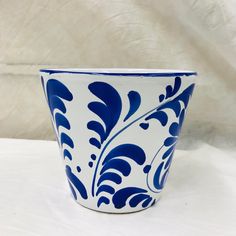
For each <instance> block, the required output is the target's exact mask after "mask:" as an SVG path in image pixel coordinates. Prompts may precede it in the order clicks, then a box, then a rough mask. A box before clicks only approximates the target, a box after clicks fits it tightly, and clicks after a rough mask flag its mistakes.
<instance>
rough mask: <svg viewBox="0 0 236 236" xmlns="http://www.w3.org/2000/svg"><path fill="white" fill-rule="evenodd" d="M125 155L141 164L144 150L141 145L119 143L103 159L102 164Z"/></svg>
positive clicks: (143, 159) (144, 156) (143, 158)
mask: <svg viewBox="0 0 236 236" xmlns="http://www.w3.org/2000/svg"><path fill="white" fill-rule="evenodd" d="M117 157H127V158H130V159H132V160H133V161H135V162H136V163H137V164H138V165H142V164H143V163H144V162H145V160H146V155H145V152H144V151H143V149H142V148H141V147H139V146H138V145H135V144H121V145H119V146H117V147H115V148H113V149H112V150H111V151H110V152H109V154H108V155H107V156H106V158H105V159H104V161H103V163H102V164H103V165H104V164H105V163H107V162H108V161H110V160H111V159H113V158H117Z"/></svg>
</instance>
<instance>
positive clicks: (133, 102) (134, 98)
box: [124, 91, 141, 121]
mask: <svg viewBox="0 0 236 236" xmlns="http://www.w3.org/2000/svg"><path fill="white" fill-rule="evenodd" d="M128 98H129V112H128V113H127V115H126V116H125V118H124V121H126V120H128V119H129V118H130V117H131V116H132V115H133V114H134V113H135V112H136V111H137V110H138V108H139V106H140V104H141V96H140V94H139V93H138V92H136V91H130V92H129V93H128Z"/></svg>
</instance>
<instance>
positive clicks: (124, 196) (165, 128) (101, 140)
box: [40, 69, 196, 213]
mask: <svg viewBox="0 0 236 236" xmlns="http://www.w3.org/2000/svg"><path fill="white" fill-rule="evenodd" d="M40 74H41V79H42V85H43V89H44V92H45V95H46V99H47V102H48V106H49V108H50V112H51V118H52V123H53V126H54V130H55V133H56V137H57V140H58V144H59V148H60V152H61V156H62V158H63V162H64V164H65V171H66V175H67V179H68V183H69V186H70V189H71V192H72V195H73V197H74V199H75V200H76V201H77V202H78V203H80V204H81V205H83V206H85V207H87V208H91V209H94V210H97V211H102V212H111V213H126V212H134V211H139V210H142V209H145V208H148V207H150V206H152V205H153V204H154V203H155V202H156V201H157V200H158V198H159V197H160V193H161V191H162V189H163V187H164V185H165V182H166V179H167V176H168V173H169V168H170V165H171V161H172V158H173V154H174V150H175V146H176V142H177V140H178V136H179V133H180V130H181V127H182V124H183V121H184V117H185V114H186V109H187V107H188V103H189V100H190V98H191V95H192V92H193V89H194V79H195V76H196V73H195V72H191V71H173V70H155V69H154V70H139V69H64V70H63V69H61V70H57V69H45V70H41V71H40Z"/></svg>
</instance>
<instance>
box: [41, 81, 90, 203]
mask: <svg viewBox="0 0 236 236" xmlns="http://www.w3.org/2000/svg"><path fill="white" fill-rule="evenodd" d="M41 81H42V85H43V89H44V92H45V95H46V99H47V102H48V105H49V108H50V111H51V115H52V119H53V121H54V123H55V128H54V129H55V133H56V134H57V135H56V137H57V140H58V143H59V146H60V147H61V149H62V151H63V156H64V158H67V159H68V160H70V161H71V160H72V155H71V152H70V149H73V148H74V142H73V140H72V139H71V138H70V136H69V135H68V134H67V133H66V131H67V130H68V131H69V130H70V129H71V126H70V123H69V121H68V119H67V118H66V111H67V109H66V106H65V103H64V101H72V100H73V95H72V93H71V92H70V91H69V89H68V88H67V87H66V86H65V85H64V84H63V83H61V82H59V81H58V80H55V79H49V80H48V81H47V83H46V89H45V85H44V80H43V78H41ZM60 128H63V131H61V129H60ZM77 171H78V172H80V171H81V168H80V167H79V166H77ZM66 174H67V177H68V182H69V186H70V188H71V191H72V194H73V196H74V198H75V199H77V191H78V192H79V193H80V196H81V197H82V198H83V199H87V198H88V196H87V191H86V189H85V187H84V185H83V183H82V182H81V181H80V180H79V179H78V177H77V176H76V175H75V174H73V173H72V170H71V168H70V167H69V166H68V165H66ZM76 190H77V191H76Z"/></svg>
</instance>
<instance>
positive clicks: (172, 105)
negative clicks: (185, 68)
mask: <svg viewBox="0 0 236 236" xmlns="http://www.w3.org/2000/svg"><path fill="white" fill-rule="evenodd" d="M180 86H181V79H180V78H179V77H177V78H176V79H175V83H174V87H173V88H172V86H171V85H168V86H167V87H166V95H163V94H162V95H160V97H159V100H160V101H164V99H168V98H171V97H172V96H174V95H175V94H176V93H177V92H178V91H179V88H180ZM193 89H194V84H192V85H190V86H189V87H187V88H186V89H185V90H184V91H183V92H182V93H180V94H179V95H178V96H176V97H175V98H174V99H173V100H169V99H168V100H167V102H164V103H163V104H162V105H161V106H159V107H158V108H157V109H156V110H155V112H154V113H152V114H151V115H149V116H148V117H146V118H145V121H149V120H150V119H152V118H155V119H156V120H158V121H159V122H160V123H161V125H162V126H165V125H166V124H167V122H168V114H167V111H168V110H172V111H173V112H174V113H175V115H176V117H177V118H178V122H173V123H172V124H171V125H170V127H169V133H170V135H171V136H170V137H168V138H166V139H165V141H164V144H163V145H162V146H161V147H160V148H159V150H158V151H157V153H156V154H155V156H154V158H153V159H152V161H151V163H150V164H149V165H146V166H145V167H144V170H143V171H144V173H147V177H146V182H147V186H148V188H149V190H150V191H152V192H155V193H158V192H160V191H161V190H162V188H163V187H164V184H165V182H166V178H167V175H168V172H169V168H170V164H171V161H172V157H173V153H174V149H175V145H176V141H177V138H178V135H179V132H180V130H181V127H182V124H183V120H184V116H185V110H186V108H187V105H188V102H189V100H190V97H191V95H192V92H193ZM140 126H141V127H142V128H143V126H145V127H144V129H145V130H146V129H148V127H149V123H141V124H140ZM164 148H166V149H167V150H166V151H164V154H163V156H162V161H161V163H160V164H159V165H158V167H157V169H156V171H155V172H154V175H153V177H152V178H150V176H149V173H150V169H151V168H152V165H153V163H154V161H155V159H158V156H159V154H160V153H163V149H164ZM161 151H162V152H161ZM150 179H152V181H153V183H152V184H150V181H151V180H150ZM152 186H153V187H154V188H153V187H152Z"/></svg>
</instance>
